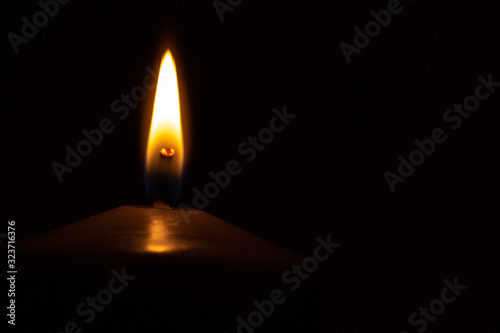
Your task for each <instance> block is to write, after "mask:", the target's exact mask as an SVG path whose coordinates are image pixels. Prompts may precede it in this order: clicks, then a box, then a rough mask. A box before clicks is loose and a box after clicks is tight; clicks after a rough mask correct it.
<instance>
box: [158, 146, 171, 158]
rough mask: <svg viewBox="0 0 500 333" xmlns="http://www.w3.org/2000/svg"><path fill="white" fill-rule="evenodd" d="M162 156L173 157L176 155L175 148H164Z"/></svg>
mask: <svg viewBox="0 0 500 333" xmlns="http://www.w3.org/2000/svg"><path fill="white" fill-rule="evenodd" d="M160 154H162V155H163V156H167V157H172V156H174V154H175V149H174V148H170V149H165V148H162V149H161V150H160Z"/></svg>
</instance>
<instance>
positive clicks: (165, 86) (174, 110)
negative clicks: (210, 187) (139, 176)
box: [146, 50, 184, 201]
mask: <svg viewBox="0 0 500 333" xmlns="http://www.w3.org/2000/svg"><path fill="white" fill-rule="evenodd" d="M164 147H171V148H164ZM158 152H160V154H158ZM174 154H175V157H173V155H174ZM162 155H163V156H167V157H171V158H172V159H171V160H170V161H169V162H170V164H169V166H168V168H163V169H159V168H162V165H161V163H160V160H159V159H160V158H161V157H162ZM183 164H184V142H183V136H182V125H181V106H180V98H179V88H178V84H177V71H176V67H175V61H174V58H173V56H172V53H171V52H170V50H167V52H166V53H165V54H164V56H163V59H162V61H161V65H160V71H159V76H158V84H157V87H156V94H155V99H154V107H153V115H152V118H151V127H150V130H149V138H148V144H147V149H146V189H147V191H148V194H149V196H150V197H153V196H154V194H153V192H154V188H155V186H164V184H155V182H157V179H158V177H159V174H162V175H161V176H162V177H163V178H165V176H166V178H168V179H169V184H168V186H169V187H170V189H169V192H170V193H171V194H170V197H169V198H168V199H169V200H171V201H175V200H176V199H177V196H178V194H179V191H180V183H181V180H182V168H183ZM165 173H168V174H167V175H165Z"/></svg>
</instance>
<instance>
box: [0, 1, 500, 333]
mask: <svg viewBox="0 0 500 333" xmlns="http://www.w3.org/2000/svg"><path fill="white" fill-rule="evenodd" d="M386 4H387V2H385V1H372V2H371V3H356V4H352V3H350V2H348V1H309V2H306V1H303V2H293V1H273V2H272V3H270V2H269V1H257V0H256V1H249V0H246V1H243V2H242V3H241V4H240V5H238V6H236V7H235V8H234V11H232V12H226V13H225V14H224V16H225V20H224V21H223V22H221V21H220V20H219V18H218V16H217V13H216V11H215V10H214V8H213V5H212V3H211V2H210V1H196V2H195V1H99V2H88V1H87V2H82V1H77V0H72V1H71V2H70V3H69V4H67V5H61V7H60V9H59V13H58V14H57V15H56V16H55V17H54V18H51V19H50V21H49V23H48V24H47V25H46V26H45V27H42V28H40V29H39V32H38V34H37V35H36V36H35V37H34V38H33V39H31V40H30V41H29V42H28V44H26V45H20V47H19V49H20V51H19V53H18V54H15V53H14V51H13V49H12V47H11V45H10V42H9V41H8V39H7V37H6V35H7V33H8V32H11V31H12V32H14V33H17V34H20V30H21V26H22V22H21V20H20V19H21V17H23V16H27V17H28V18H30V19H31V17H32V15H33V14H34V13H35V12H36V11H38V10H39V6H38V5H37V3H36V2H35V1H26V2H23V3H18V2H15V1H10V0H9V1H7V2H4V4H3V5H2V7H3V8H2V13H3V14H4V15H3V19H2V31H3V35H4V36H5V37H3V42H2V45H3V46H4V48H3V51H2V59H3V61H2V67H3V68H4V71H3V75H2V82H3V88H2V92H3V93H4V97H3V98H2V101H3V103H2V104H3V112H2V121H1V124H2V152H3V154H2V164H1V175H2V215H3V216H2V218H3V220H4V221H7V220H15V221H16V222H17V226H18V231H17V232H18V235H19V236H28V235H32V234H36V233H39V232H42V231H45V230H49V229H51V228H55V227H58V226H62V225H65V224H68V223H71V222H72V221H75V220H78V219H82V218H85V217H88V216H91V215H93V214H96V213H98V212H102V211H104V210H108V209H111V208H114V207H116V206H119V205H124V204H149V202H148V199H147V197H146V194H145V190H144V183H143V179H144V178H143V160H142V157H143V149H144V145H143V141H144V136H143V130H142V129H143V122H144V113H145V112H146V111H145V109H146V105H145V104H146V103H142V104H141V105H140V106H139V107H137V108H136V109H135V110H133V111H132V112H131V113H130V115H129V117H127V118H126V119H124V120H119V119H118V117H117V115H116V114H114V113H112V112H111V109H110V105H111V102H112V101H113V100H115V99H116V98H119V97H120V95H121V94H122V93H130V91H131V89H132V88H133V87H135V86H137V85H140V84H141V83H142V79H143V77H144V75H146V73H147V72H146V70H145V66H147V65H149V66H151V67H155V66H156V65H157V64H158V62H159V59H160V58H161V55H162V53H163V52H164V51H165V50H166V48H167V47H174V49H175V52H176V53H174V57H175V58H176V61H177V63H178V66H179V70H180V71H181V72H182V74H183V80H184V82H185V86H186V87H187V88H186V96H188V97H187V98H188V100H189V109H190V117H189V123H188V124H189V130H190V132H191V142H190V149H191V159H190V161H189V165H188V166H187V169H186V175H185V179H184V187H183V191H182V194H181V201H182V202H185V203H188V204H191V202H190V200H192V196H193V192H192V188H194V187H198V188H202V187H203V185H204V184H205V183H207V182H208V181H209V180H210V179H209V176H208V173H209V172H210V171H218V170H222V169H223V168H224V167H225V164H226V163H227V162H228V161H229V160H231V159H237V160H243V158H242V156H240V155H239V154H238V152H237V147H238V145H239V144H240V143H241V142H242V141H243V140H245V139H246V138H247V136H248V135H255V134H257V133H258V131H259V130H260V129H261V128H263V127H266V126H267V125H268V122H269V119H270V118H271V117H272V112H271V110H272V109H273V108H275V107H276V108H278V109H279V110H281V109H282V108H283V106H286V107H287V110H288V111H289V112H290V113H293V114H296V115H297V118H295V119H294V120H292V121H291V123H290V125H289V126H287V128H286V130H284V131H283V132H281V133H279V134H277V135H276V137H275V140H274V141H273V142H271V143H270V144H268V146H267V147H266V149H265V150H264V151H262V152H261V153H259V155H258V156H257V158H256V159H255V160H254V161H253V162H251V163H248V164H247V163H245V164H243V172H242V173H241V174H240V175H238V176H236V177H234V178H233V179H231V183H230V185H229V186H228V187H227V188H226V189H224V190H222V191H221V194H220V195H219V196H217V197H216V198H214V199H212V200H211V202H210V205H209V206H208V207H207V208H206V209H205V210H206V211H207V212H209V213H211V214H213V215H216V216H218V217H220V218H222V219H224V220H226V221H228V222H230V223H232V224H235V225H237V226H239V227H241V228H243V229H246V230H248V231H251V232H253V233H255V234H257V235H260V236H262V237H264V238H266V239H268V240H271V241H273V242H275V243H277V244H280V245H283V246H285V247H288V248H290V249H292V250H295V251H297V252H299V253H301V254H306V255H308V254H309V253H310V252H311V251H312V249H313V248H314V245H315V242H316V241H315V238H316V237H317V236H325V235H327V234H330V233H331V234H332V236H333V239H334V240H335V241H337V242H339V243H342V247H341V249H340V250H339V251H338V252H337V253H336V256H335V258H333V259H332V260H331V261H330V262H329V264H328V266H329V267H324V268H323V269H322V270H321V272H320V273H319V274H318V276H321V277H322V279H323V280H324V281H325V285H326V289H325V293H324V308H323V309H324V310H323V312H324V313H323V314H324V315H325V318H328V320H327V321H328V323H325V325H331V326H325V327H331V329H332V330H333V329H337V331H341V332H355V331H362V330H361V328H362V327H363V328H364V329H368V328H369V330H370V331H372V332H373V331H383V330H385V331H394V332H399V331H401V330H404V329H406V330H408V331H414V329H412V328H410V327H408V326H409V325H408V322H407V318H408V315H409V314H410V313H412V312H413V311H416V310H417V309H418V307H419V306H426V305H427V304H428V302H429V301H430V300H432V299H434V298H436V297H438V296H439V292H440V291H441V289H442V288H443V284H442V281H443V279H450V280H451V279H453V278H454V277H455V276H458V278H459V279H458V280H459V281H460V282H461V283H463V284H466V285H468V286H469V289H468V290H467V291H465V292H464V295H463V296H461V297H459V299H458V300H457V301H456V302H455V303H454V304H452V305H450V306H449V307H447V309H446V312H445V313H444V314H443V315H442V316H440V317H439V318H438V319H437V321H436V323H433V324H430V326H429V328H428V331H429V332H431V331H443V332H451V331H466V329H475V330H476V331H479V328H481V331H484V330H485V329H486V328H487V327H488V328H489V327H492V326H493V325H495V323H494V319H495V317H496V315H498V313H499V310H500V307H499V305H498V302H493V300H494V299H496V297H497V296H498V287H497V286H496V281H497V280H496V278H495V275H494V274H493V273H494V269H495V268H496V264H497V260H496V254H498V247H497V245H496V242H497V241H496V239H497V237H498V231H499V228H498V208H497V206H498V205H497V199H498V190H497V188H498V185H499V176H498V167H499V159H498V139H499V134H498V131H497V126H498V112H497V111H498V105H499V102H498V97H497V94H498V92H496V93H494V94H492V96H491V97H490V98H489V99H488V100H486V101H484V102H481V105H480V108H479V109H478V110H477V111H476V112H475V113H474V114H473V115H472V116H471V117H470V118H469V119H466V120H465V121H464V122H463V125H462V126H461V127H460V128H459V129H458V130H456V131H453V130H451V129H450V128H449V127H448V125H446V124H444V122H443V120H442V115H443V113H444V112H445V110H446V109H447V108H449V107H451V106H452V105H453V103H461V102H462V101H463V99H464V98H465V97H466V96H468V95H471V94H473V93H474V89H475V87H476V85H477V84H478V82H477V76H478V75H483V76H485V77H486V76H487V75H488V74H490V73H493V78H494V79H498V80H500V62H499V61H498V56H499V51H500V49H499V42H500V38H499V35H498V19H499V12H498V4H496V3H495V2H486V1H484V2H483V1H479V2H478V1H474V2H473V1H453V2H451V1H449V2H440V3H438V4H436V3H434V2H431V1H427V0H413V1H412V2H403V6H404V10H403V12H402V13H401V14H399V15H396V16H393V18H392V21H391V23H390V25H389V26H388V27H387V28H383V29H382V31H381V33H380V34H379V35H378V36H377V37H375V38H373V40H372V41H371V43H370V44H369V45H368V46H367V47H366V48H365V49H363V50H362V51H361V53H360V54H359V55H353V57H352V62H351V63H350V64H347V62H346V61H345V58H344V56H343V55H342V52H341V50H340V48H339V43H340V42H342V41H345V42H347V43H350V44H352V43H353V36H354V31H353V28H354V27H355V26H359V27H364V25H365V24H366V22H368V21H369V20H371V19H372V18H371V16H370V14H369V13H370V10H372V9H373V10H380V9H384V8H386ZM174 40H175V43H174V42H172V41H174ZM102 118H110V119H112V120H113V123H114V125H116V129H115V130H114V131H113V132H112V133H111V134H108V135H105V137H104V140H103V143H102V144H101V145H99V146H98V147H97V148H94V151H93V152H92V154H91V155H89V156H88V157H84V159H83V162H82V163H81V165H80V166H78V167H76V168H75V169H74V171H73V172H72V173H71V174H65V175H64V181H63V182H62V183H59V182H58V180H57V177H56V175H55V173H54V171H53V170H52V167H51V163H52V162H53V161H54V160H57V161H59V162H63V161H64V158H65V155H66V152H65V146H66V145H70V146H72V147H75V146H76V144H77V143H78V142H79V141H80V140H82V139H83V136H82V134H81V131H82V130H83V129H88V130H90V129H93V128H96V127H97V126H98V123H99V121H100V120H101V119H102ZM436 127H442V128H443V129H445V130H446V133H447V134H448V139H447V141H446V142H445V143H443V144H440V145H438V146H437V148H436V151H435V153H434V154H433V155H432V156H430V157H428V158H427V159H426V161H425V163H424V164H423V165H422V166H420V167H418V168H416V171H415V172H414V174H413V175H412V176H411V177H409V178H408V179H407V180H406V181H405V182H404V183H403V184H398V185H396V188H397V189H396V191H395V192H394V193H391V191H390V189H389V187H388V186H387V183H386V182H385V180H384V177H383V173H384V172H385V171H386V170H390V171H393V172H395V171H396V169H397V165H398V161H397V156H398V155H400V154H401V155H403V156H408V155H409V153H410V152H411V151H412V150H413V149H415V145H414V143H413V140H414V139H417V138H418V139H424V138H427V137H429V135H430V133H431V131H432V130H433V129H434V128H436ZM5 229H6V227H5ZM327 330H328V329H327Z"/></svg>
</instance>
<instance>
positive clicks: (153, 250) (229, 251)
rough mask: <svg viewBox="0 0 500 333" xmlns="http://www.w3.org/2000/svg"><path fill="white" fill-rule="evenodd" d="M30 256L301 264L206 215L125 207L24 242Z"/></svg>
mask: <svg viewBox="0 0 500 333" xmlns="http://www.w3.org/2000/svg"><path fill="white" fill-rule="evenodd" d="M20 247H21V248H22V250H24V251H28V252H30V251H31V252H37V253H52V254H59V255H71V254H72V253H73V254H74V253H85V254H94V255H98V254H113V253H114V254H150V255H152V256H165V257H169V258H171V259H175V258H176V257H177V258H180V257H182V258H184V259H187V258H189V259H191V260H203V261H206V260H215V261H253V262H256V261H258V262H260V263H265V262H269V263H273V262H290V263H292V262H298V261H299V260H300V257H299V256H298V255H296V254H294V253H293V252H291V251H288V250H286V249H283V248H281V247H279V246H277V245H274V244H272V243H270V242H268V241H266V240H264V239H262V238H260V237H257V236H254V235H252V234H251V233H249V232H246V231H244V230H242V229H240V228H237V227H235V226H233V225H231V224H230V223H227V222H225V221H223V220H221V219H219V218H217V217H215V216H212V215H210V214H208V213H206V212H204V211H200V210H184V211H181V210H179V209H158V208H152V207H147V206H120V207H118V208H115V209H112V210H109V211H106V212H103V213H100V214H97V215H95V216H92V217H89V218H86V219H83V220H80V221H77V222H74V223H72V224H69V225H67V226H64V227H61V228H58V229H54V230H51V231H48V232H45V233H42V234H40V235H36V236H33V237H30V238H28V239H25V240H23V241H21V242H20Z"/></svg>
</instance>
